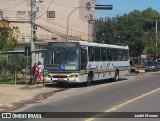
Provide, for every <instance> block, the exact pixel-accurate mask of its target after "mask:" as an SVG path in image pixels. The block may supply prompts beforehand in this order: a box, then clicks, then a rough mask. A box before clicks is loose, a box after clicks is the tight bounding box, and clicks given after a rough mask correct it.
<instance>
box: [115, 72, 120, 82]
mask: <svg viewBox="0 0 160 121" xmlns="http://www.w3.org/2000/svg"><path fill="white" fill-rule="evenodd" d="M118 80H119V71H118V70H116V72H115V75H114V81H118Z"/></svg>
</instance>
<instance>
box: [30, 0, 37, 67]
mask: <svg viewBox="0 0 160 121" xmlns="http://www.w3.org/2000/svg"><path fill="white" fill-rule="evenodd" d="M35 19H36V0H31V67H32V66H33V65H34V63H35V53H34V51H33V50H35V42H34V38H35V34H36V33H35V25H36V24H35Z"/></svg>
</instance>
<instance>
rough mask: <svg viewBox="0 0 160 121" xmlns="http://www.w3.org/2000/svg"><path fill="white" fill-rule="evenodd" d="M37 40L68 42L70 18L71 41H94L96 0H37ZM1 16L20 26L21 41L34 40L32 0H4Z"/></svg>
mask: <svg viewBox="0 0 160 121" xmlns="http://www.w3.org/2000/svg"><path fill="white" fill-rule="evenodd" d="M35 2H36V21H35V23H36V25H37V26H36V27H37V30H36V36H37V41H38V42H41V41H42V42H43V41H66V33H67V18H68V16H69V15H70V17H69V23H68V35H69V39H70V40H79V41H81V40H83V41H93V39H94V35H95V33H94V20H95V17H96V12H95V0H35ZM0 4H1V7H0V16H1V17H2V18H4V19H5V20H7V21H8V22H9V25H10V26H17V27H19V31H20V33H19V34H18V41H19V43H30V40H31V24H30V18H31V5H30V4H31V0H23V1H22V0H1V1H0Z"/></svg>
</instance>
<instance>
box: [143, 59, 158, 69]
mask: <svg viewBox="0 0 160 121" xmlns="http://www.w3.org/2000/svg"><path fill="white" fill-rule="evenodd" d="M159 70H160V63H159V62H156V61H148V62H147V64H146V66H145V71H159Z"/></svg>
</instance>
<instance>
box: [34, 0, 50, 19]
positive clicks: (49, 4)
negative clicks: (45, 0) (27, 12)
mask: <svg viewBox="0 0 160 121" xmlns="http://www.w3.org/2000/svg"><path fill="white" fill-rule="evenodd" d="M52 2H53V0H52V1H51V2H50V4H49V6H48V8H47V10H46V11H45V12H44V13H43V14H42V15H40V16H38V17H37V18H36V19H38V18H40V17H41V16H43V15H44V14H45V13H46V12H47V11H48V9H49V7H50V6H51V4H52Z"/></svg>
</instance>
